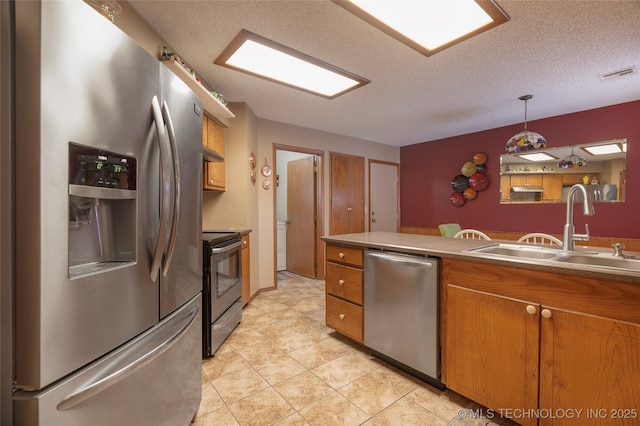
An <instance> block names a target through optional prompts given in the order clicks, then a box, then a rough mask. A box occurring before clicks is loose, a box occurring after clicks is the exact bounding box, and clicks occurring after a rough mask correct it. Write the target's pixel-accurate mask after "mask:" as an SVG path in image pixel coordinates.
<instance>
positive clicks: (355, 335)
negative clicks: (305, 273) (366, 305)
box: [326, 295, 364, 343]
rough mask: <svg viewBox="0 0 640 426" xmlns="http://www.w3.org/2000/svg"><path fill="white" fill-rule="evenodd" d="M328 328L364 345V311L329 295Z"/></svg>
mask: <svg viewBox="0 0 640 426" xmlns="http://www.w3.org/2000/svg"><path fill="white" fill-rule="evenodd" d="M326 312H327V327H329V328H333V329H334V330H335V331H337V332H339V333H341V334H344V335H345V336H348V337H351V338H352V339H355V340H357V341H358V342H361V343H362V336H363V335H364V333H363V318H364V309H363V308H362V307H361V306H358V305H354V304H353V303H350V302H345V301H344V300H341V299H338V298H336V297H333V296H329V295H327V308H326Z"/></svg>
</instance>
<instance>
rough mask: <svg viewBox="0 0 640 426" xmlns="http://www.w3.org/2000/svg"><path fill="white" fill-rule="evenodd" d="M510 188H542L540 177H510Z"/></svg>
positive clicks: (523, 175) (538, 175)
mask: <svg viewBox="0 0 640 426" xmlns="http://www.w3.org/2000/svg"><path fill="white" fill-rule="evenodd" d="M511 186H531V187H539V188H541V187H542V175H540V174H537V175H533V174H532V175H525V174H522V175H511Z"/></svg>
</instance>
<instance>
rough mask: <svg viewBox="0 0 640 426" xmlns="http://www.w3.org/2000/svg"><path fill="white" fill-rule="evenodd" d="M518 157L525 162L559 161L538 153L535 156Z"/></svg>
mask: <svg viewBox="0 0 640 426" xmlns="http://www.w3.org/2000/svg"><path fill="white" fill-rule="evenodd" d="M518 157H520V158H522V159H523V160H528V161H552V160H557V158H556V157H554V156H552V155H549V154H547V153H545V152H536V153H533V154H520V155H518Z"/></svg>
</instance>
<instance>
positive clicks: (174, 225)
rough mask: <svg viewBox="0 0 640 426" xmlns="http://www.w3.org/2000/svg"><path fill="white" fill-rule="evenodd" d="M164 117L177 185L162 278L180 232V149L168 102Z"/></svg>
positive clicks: (169, 263) (167, 269)
mask: <svg viewBox="0 0 640 426" xmlns="http://www.w3.org/2000/svg"><path fill="white" fill-rule="evenodd" d="M162 117H163V118H164V121H165V123H166V125H167V130H168V134H169V143H170V145H171V159H172V160H173V182H174V185H175V196H174V200H173V218H172V221H171V234H170V235H169V246H168V247H167V252H166V257H165V260H164V269H163V270H162V276H165V277H166V276H167V272H168V271H169V265H171V257H172V256H173V249H174V248H175V244H176V233H177V231H178V219H179V218H180V161H179V159H178V149H177V147H176V132H175V129H174V127H173V121H172V120H171V113H170V112H169V106H168V105H167V102H166V101H165V102H163V103H162Z"/></svg>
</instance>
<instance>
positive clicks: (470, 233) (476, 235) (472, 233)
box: [453, 229, 491, 241]
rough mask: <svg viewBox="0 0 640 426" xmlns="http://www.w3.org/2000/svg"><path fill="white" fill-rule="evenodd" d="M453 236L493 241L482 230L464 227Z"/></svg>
mask: <svg viewBox="0 0 640 426" xmlns="http://www.w3.org/2000/svg"><path fill="white" fill-rule="evenodd" d="M453 238H469V239H471V240H488V241H491V238H489V236H488V235H487V234H485V233H484V232H482V231H478V230H477V229H463V230H461V231H460V232H458V233H456V235H454V236H453Z"/></svg>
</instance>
